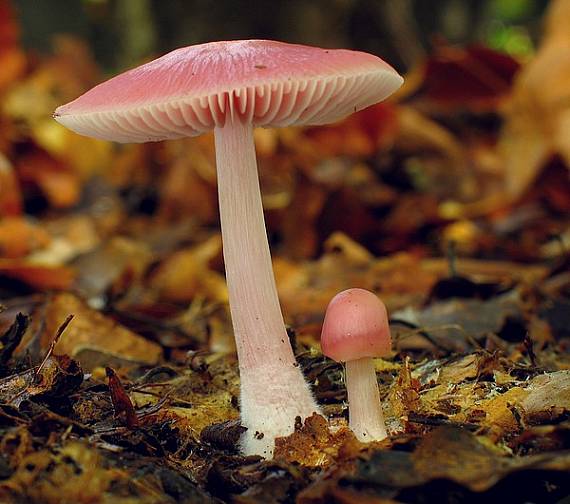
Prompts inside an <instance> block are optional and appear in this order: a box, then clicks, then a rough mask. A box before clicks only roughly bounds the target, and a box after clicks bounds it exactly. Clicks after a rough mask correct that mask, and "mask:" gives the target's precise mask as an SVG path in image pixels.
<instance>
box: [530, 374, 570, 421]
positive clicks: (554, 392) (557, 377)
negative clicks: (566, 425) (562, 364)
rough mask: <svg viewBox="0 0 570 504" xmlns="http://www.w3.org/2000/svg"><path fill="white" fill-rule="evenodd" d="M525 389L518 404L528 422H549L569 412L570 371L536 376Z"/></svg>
mask: <svg viewBox="0 0 570 504" xmlns="http://www.w3.org/2000/svg"><path fill="white" fill-rule="evenodd" d="M527 390H528V391H529V394H528V395H527V396H526V397H525V398H524V399H523V400H522V401H520V405H521V406H522V408H523V409H524V414H525V416H526V419H527V421H528V422H531V423H541V422H545V421H549V422H551V421H555V420H556V419H557V418H559V417H560V416H562V415H563V414H564V413H568V412H570V371H557V372H555V373H547V374H543V375H539V376H536V377H535V378H533V379H532V381H531V382H530V384H529V386H528V388H527Z"/></svg>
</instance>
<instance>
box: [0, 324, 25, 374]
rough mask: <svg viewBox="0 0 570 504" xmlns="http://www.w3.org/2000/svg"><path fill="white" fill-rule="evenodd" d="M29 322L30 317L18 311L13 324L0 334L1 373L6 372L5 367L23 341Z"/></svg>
mask: <svg viewBox="0 0 570 504" xmlns="http://www.w3.org/2000/svg"><path fill="white" fill-rule="evenodd" d="M29 324H30V317H27V316H26V315H24V314H23V313H18V314H17V315H16V319H15V320H14V322H13V324H12V325H11V326H10V327H9V328H8V329H7V330H6V332H4V334H3V335H2V336H0V345H1V346H0V375H1V374H4V367H5V366H6V364H7V363H8V361H9V360H10V358H11V357H12V354H13V353H14V350H16V348H17V347H18V345H19V344H20V342H21V341H22V338H23V336H24V333H25V332H26V330H27V328H28V326H29Z"/></svg>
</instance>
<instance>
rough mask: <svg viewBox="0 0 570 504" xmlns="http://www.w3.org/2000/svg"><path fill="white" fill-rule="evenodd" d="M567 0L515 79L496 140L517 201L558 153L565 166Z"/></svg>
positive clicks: (569, 135) (569, 89)
mask: <svg viewBox="0 0 570 504" xmlns="http://www.w3.org/2000/svg"><path fill="white" fill-rule="evenodd" d="M569 19H570V0H554V1H553V2H551V4H550V7H549V11H548V14H547V23H546V33H545V37H544V39H543V41H542V44H541V47H540V50H539V51H538V52H537V54H536V56H535V57H534V59H533V60H532V61H531V62H530V63H529V64H528V65H527V66H525V67H524V68H523V70H522V71H521V72H520V74H519V75H518V76H517V79H516V81H515V85H514V88H513V96H512V99H511V102H510V104H509V106H508V110H507V112H506V124H505V128H504V130H503V132H502V136H501V140H500V149H501V152H502V155H503V158H504V160H505V165H506V166H505V170H506V171H505V177H506V189H507V192H508V194H509V196H510V197H511V198H512V199H516V198H518V197H520V196H521V195H522V194H523V193H524V192H525V191H526V190H527V189H528V187H529V186H530V185H531V184H532V182H533V181H534V180H535V178H536V177H537V176H538V174H539V173H540V171H541V170H542V168H543V167H544V165H545V163H546V161H547V160H548V158H549V157H550V156H552V155H553V154H559V155H560V156H562V158H563V159H564V161H565V163H566V165H567V167H570V140H569V139H570V58H569V57H568V55H569V54H570V31H569V30H568V20H569Z"/></svg>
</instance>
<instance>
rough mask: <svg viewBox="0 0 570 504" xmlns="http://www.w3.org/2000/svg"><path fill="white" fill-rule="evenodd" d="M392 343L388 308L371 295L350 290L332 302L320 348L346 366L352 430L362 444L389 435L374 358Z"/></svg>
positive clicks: (359, 290) (328, 309)
mask: <svg viewBox="0 0 570 504" xmlns="http://www.w3.org/2000/svg"><path fill="white" fill-rule="evenodd" d="M391 344H392V342H391V338H390V327H389V326H388V314H387V312H386V307H385V306H384V303H382V301H380V299H378V297H376V295H374V294H373V293H372V292H369V291H367V290H364V289H348V290H345V291H343V292H341V293H339V294H337V295H336V296H335V297H334V298H333V299H332V300H331V302H330V303H329V305H328V307H327V312H326V315H325V321H324V324H323V330H322V333H321V347H322V350H323V354H325V355H326V356H327V357H330V358H331V359H333V360H335V361H337V362H345V363H346V390H347V393H348V412H349V427H350V429H351V430H352V431H353V432H354V434H355V436H356V437H357V439H358V440H360V441H364V442H368V441H380V440H381V439H384V438H385V437H386V436H387V434H386V425H385V423H384V415H383V414H382V405H381V404H380V395H379V392H378V382H377V381H376V372H375V370H374V362H373V361H372V358H373V357H382V356H384V355H387V354H388V353H389V352H390V348H391Z"/></svg>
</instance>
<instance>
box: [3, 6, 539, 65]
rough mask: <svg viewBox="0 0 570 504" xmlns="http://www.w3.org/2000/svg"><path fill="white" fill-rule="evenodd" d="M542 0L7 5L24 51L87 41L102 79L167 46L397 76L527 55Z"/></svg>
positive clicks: (535, 35)
mask: <svg viewBox="0 0 570 504" xmlns="http://www.w3.org/2000/svg"><path fill="white" fill-rule="evenodd" d="M547 4H548V0H271V1H269V0H263V1H253V0H216V1H212V0H50V1H42V0H15V2H14V5H15V7H16V8H17V11H18V14H19V18H20V21H21V23H22V37H23V43H24V45H25V46H26V47H27V48H29V49H35V50H38V51H41V52H44V51H49V49H50V40H51V38H52V36H53V35H54V34H58V33H73V34H76V35H78V36H80V37H81V38H83V39H85V40H87V41H88V43H89V45H90V47H91V48H92V50H93V52H94V54H95V57H96V59H97V61H98V62H99V63H100V64H101V65H102V66H103V68H105V69H106V71H108V72H114V71H117V70H119V69H122V68H124V67H129V66H132V65H134V64H135V63H138V62H140V61H142V60H144V59H145V58H150V57H153V56H156V55H158V54H161V53H164V52H167V51H169V50H171V49H174V48H176V47H180V46H185V45H190V44H196V43H201V42H208V41H212V40H229V39H240V38H243V39H246V38H268V39H277V40H284V41H287V42H298V43H305V44H312V45H319V46H323V47H346V48H354V49H360V50H364V51H368V52H372V53H375V54H378V55H381V56H382V57H384V58H385V59H387V60H388V61H390V62H391V63H392V64H393V65H394V66H395V67H397V68H398V69H399V70H400V71H405V70H406V69H407V68H409V67H410V66H411V65H413V63H414V62H416V61H417V60H419V59H420V58H422V56H423V55H424V54H426V53H429V52H430V47H431V46H432V45H433V44H434V43H437V42H438V41H442V40H444V41H447V42H450V43H461V44H466V43H472V42H481V43H484V44H486V45H489V46H490V47H493V48H496V49H501V50H504V51H506V52H509V53H511V54H514V55H517V56H525V55H527V54H528V53H530V52H532V48H533V45H534V42H535V41H536V40H537V39H538V38H539V36H540V30H541V25H540V19H541V14H542V12H543V11H544V9H545V7H546V5H547Z"/></svg>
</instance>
